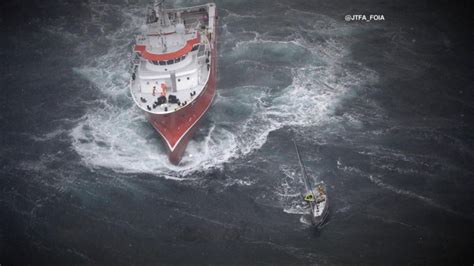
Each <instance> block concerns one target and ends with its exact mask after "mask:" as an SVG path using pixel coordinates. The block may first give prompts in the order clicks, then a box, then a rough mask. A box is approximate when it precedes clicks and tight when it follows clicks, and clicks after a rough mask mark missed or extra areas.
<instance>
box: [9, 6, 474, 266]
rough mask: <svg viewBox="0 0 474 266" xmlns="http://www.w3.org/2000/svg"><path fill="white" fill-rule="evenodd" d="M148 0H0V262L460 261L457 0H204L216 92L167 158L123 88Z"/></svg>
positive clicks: (469, 115) (462, 35)
mask: <svg viewBox="0 0 474 266" xmlns="http://www.w3.org/2000/svg"><path fill="white" fill-rule="evenodd" d="M201 3H205V1H193V0H188V1H185V0H183V1H167V4H168V5H169V6H176V7H180V6H187V5H194V4H201ZM146 5H147V1H141V0H128V1H125V0H124V1H99V0H90V1H84V2H80V1H26V2H15V1H6V2H5V3H2V4H0V7H1V10H2V13H1V18H0V27H1V36H2V42H1V44H0V45H1V46H0V47H1V50H0V57H1V59H2V61H1V62H2V64H1V66H0V69H1V72H0V73H1V83H0V86H1V91H2V96H0V99H1V102H0V103H1V105H0V106H1V107H0V108H1V109H0V110H1V112H0V131H1V132H0V133H1V146H0V162H1V168H0V188H1V193H0V265H1V264H3V263H5V264H10V263H11V264H18V263H22V264H25V263H33V264H38V263H62V264H64V263H67V264H72V263H74V264H76V263H88V264H92V263H100V264H103V263H107V264H144V263H148V264H150V263H153V264H157V263H159V264H218V265H223V264H241V265H253V264H271V265H288V264H316V265H338V264H395V265H399V264H444V265H447V264H450V265H451V264H462V263H466V262H467V263H468V264H471V263H472V262H473V261H474V260H473V255H472V254H471V252H470V250H471V248H472V246H474V240H473V239H474V238H473V236H474V234H473V233H474V227H473V226H474V208H473V206H474V179H473V177H474V176H473V173H474V166H473V164H472V162H473V161H474V150H473V149H474V143H473V139H474V134H473V133H474V131H473V126H472V123H470V121H472V120H473V119H474V113H473V108H474V107H473V99H474V98H473V94H472V89H473V82H472V77H473V69H474V68H473V62H472V58H473V53H472V49H471V46H470V43H469V41H468V40H469V36H472V33H471V30H470V29H469V28H468V26H467V23H466V22H467V21H469V14H467V11H466V10H468V8H467V7H468V6H469V5H468V4H467V2H464V3H462V2H461V3H459V4H458V5H457V6H454V5H452V6H451V5H449V4H448V3H445V2H442V1H440V2H436V3H433V2H429V1H421V2H417V3H412V2H410V1H399V2H392V1H377V2H375V1H338V2H337V3H333V2H331V1H289V0H277V1H267V0H259V1H247V0H242V1H228V0H223V1H217V5H218V12H219V22H218V23H219V33H218V35H219V36H218V37H219V42H218V49H219V62H218V75H219V80H218V92H217V97H216V99H215V102H214V103H213V106H212V108H211V109H210V111H209V112H208V114H207V115H206V116H205V118H204V120H203V121H202V123H201V126H200V129H199V131H198V132H197V133H196V135H195V137H194V138H193V140H192V141H191V142H190V144H189V146H188V148H187V151H186V154H185V157H184V159H183V161H182V163H181V164H180V165H179V166H174V165H172V164H170V163H169V162H168V160H167V157H166V154H165V148H164V146H163V144H162V142H161V140H160V139H159V137H158V135H157V134H156V132H154V129H153V128H152V127H151V126H150V125H149V124H148V122H147V121H146V119H145V117H144V115H143V113H142V112H141V111H140V110H139V109H138V108H136V107H135V106H134V104H133V101H132V99H131V96H130V94H129V91H128V80H129V74H128V67H129V54H130V52H131V49H132V44H133V40H134V36H136V35H137V34H138V33H140V31H141V30H142V28H141V26H142V24H143V23H144V19H143V17H144V13H145V7H146ZM250 7H251V8H250ZM348 14H366V15H369V14H383V15H384V17H385V21H372V22H364V21H351V22H346V21H345V20H344V16H345V15H348ZM292 139H295V140H296V141H297V142H298V144H299V146H300V150H301V153H302V157H303V159H304V162H305V165H306V167H307V170H308V172H309V173H310V174H311V178H312V181H313V182H317V181H324V182H325V183H326V184H327V186H328V191H329V199H330V205H331V214H330V219H329V221H328V223H327V224H326V225H325V226H324V227H323V228H322V230H319V231H316V230H314V229H313V228H311V227H310V226H308V225H307V224H304V223H302V222H301V221H300V218H301V215H302V214H304V213H305V211H304V209H303V208H302V207H301V193H303V192H304V184H303V182H302V181H301V178H300V174H301V173H300V171H299V165H298V161H297V159H296V153H295V151H294V148H293V143H292Z"/></svg>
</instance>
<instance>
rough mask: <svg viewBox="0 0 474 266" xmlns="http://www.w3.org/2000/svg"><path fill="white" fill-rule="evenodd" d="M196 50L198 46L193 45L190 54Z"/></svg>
mask: <svg viewBox="0 0 474 266" xmlns="http://www.w3.org/2000/svg"><path fill="white" fill-rule="evenodd" d="M198 48H199V45H194V46H193V49H192V50H191V52H193V51H196V50H197V49H198Z"/></svg>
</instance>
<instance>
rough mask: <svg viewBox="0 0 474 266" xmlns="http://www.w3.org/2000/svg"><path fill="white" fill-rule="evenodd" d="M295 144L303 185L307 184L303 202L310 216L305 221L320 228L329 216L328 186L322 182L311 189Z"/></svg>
mask: <svg viewBox="0 0 474 266" xmlns="http://www.w3.org/2000/svg"><path fill="white" fill-rule="evenodd" d="M293 143H294V145H295V149H296V154H297V155H298V161H299V163H300V167H301V172H302V179H303V183H304V184H305V188H306V193H305V194H304V196H303V200H304V202H305V205H306V206H307V208H309V214H306V215H304V216H303V219H305V220H309V221H310V222H311V224H312V225H314V226H316V227H318V228H319V227H321V226H322V225H323V224H324V222H325V221H326V219H327V217H328V215H329V204H328V197H327V191H326V185H325V184H324V182H322V181H321V182H318V183H316V184H315V186H313V187H311V185H310V182H309V181H310V180H309V177H308V175H307V173H306V169H305V167H304V164H303V161H302V160H301V155H300V152H299V150H298V145H297V144H296V141H295V140H293Z"/></svg>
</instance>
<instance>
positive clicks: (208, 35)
mask: <svg viewBox="0 0 474 266" xmlns="http://www.w3.org/2000/svg"><path fill="white" fill-rule="evenodd" d="M163 2H164V0H162V1H155V2H154V3H153V5H152V6H150V7H149V8H148V10H147V16H146V24H145V27H144V29H143V30H144V33H143V34H141V35H139V36H137V38H136V44H135V45H134V47H133V57H132V68H131V80H130V91H131V94H132V98H133V100H134V101H135V103H136V105H137V106H138V107H139V108H140V109H142V110H143V111H144V112H145V113H146V115H147V117H148V120H149V122H150V123H151V124H152V125H153V127H154V128H155V129H156V131H157V132H158V133H159V134H160V135H161V137H162V138H163V140H164V142H165V146H166V149H167V152H168V158H169V160H170V162H171V163H173V164H179V162H180V161H181V159H182V157H183V154H184V151H185V149H186V146H187V145H188V142H189V140H190V139H191V137H192V136H193V133H194V131H195V130H196V128H197V125H198V124H199V121H200V120H201V119H202V117H203V116H204V114H205V113H206V112H207V110H208V109H209V107H210V106H211V104H212V101H213V99H214V95H215V93H216V75H217V65H216V63H217V46H216V45H217V41H216V27H217V15H216V11H217V10H216V5H215V4H214V3H209V4H206V5H199V6H193V7H186V8H177V9H165V7H164V3H163Z"/></svg>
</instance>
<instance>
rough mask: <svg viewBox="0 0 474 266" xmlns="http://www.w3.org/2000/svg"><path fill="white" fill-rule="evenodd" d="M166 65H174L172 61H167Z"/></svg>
mask: <svg viewBox="0 0 474 266" xmlns="http://www.w3.org/2000/svg"><path fill="white" fill-rule="evenodd" d="M166 64H167V65H172V64H174V60H168V61H167V62H166Z"/></svg>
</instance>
